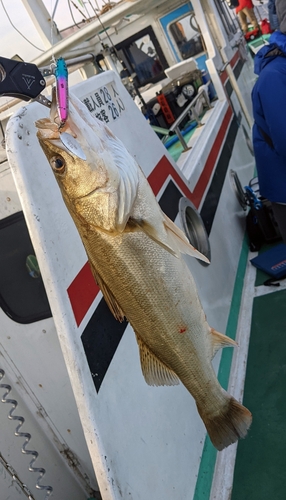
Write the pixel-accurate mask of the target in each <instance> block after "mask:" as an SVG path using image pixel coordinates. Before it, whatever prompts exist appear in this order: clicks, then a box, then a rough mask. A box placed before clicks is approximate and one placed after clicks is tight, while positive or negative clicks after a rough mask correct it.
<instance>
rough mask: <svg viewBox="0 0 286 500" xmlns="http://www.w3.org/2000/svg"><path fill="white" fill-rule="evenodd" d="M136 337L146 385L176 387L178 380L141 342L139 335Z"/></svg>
mask: <svg viewBox="0 0 286 500" xmlns="http://www.w3.org/2000/svg"><path fill="white" fill-rule="evenodd" d="M135 335H136V339H137V343H138V346H139V353H140V362H141V369H142V373H143V376H144V378H145V381H146V382H147V384H148V385H156V386H159V385H178V384H179V383H180V380H179V378H178V377H177V375H176V374H175V372H173V370H170V368H168V367H167V366H166V365H165V364H164V363H163V362H162V361H160V360H159V359H158V358H157V356H156V355H155V354H153V352H152V351H151V350H150V349H149V347H148V346H147V345H146V344H145V342H143V340H142V339H141V337H140V336H139V335H137V334H136V333H135Z"/></svg>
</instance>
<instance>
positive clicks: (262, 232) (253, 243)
mask: <svg viewBox="0 0 286 500" xmlns="http://www.w3.org/2000/svg"><path fill="white" fill-rule="evenodd" d="M255 182H256V184H258V183H257V180H256V179H252V181H250V183H249V186H246V187H245V199H246V203H247V205H248V206H249V212H248V214H247V216H246V232H247V235H248V239H249V249H250V250H251V251H252V252H255V251H258V250H259V249H260V248H261V246H262V245H263V243H271V242H274V241H278V240H279V239H281V235H280V232H279V229H278V226H277V223H276V221H275V218H274V214H273V211H272V208H271V203H270V202H269V200H267V199H265V198H262V197H260V196H259V197H258V196H257V195H256V193H255V192H254V190H253V189H252V187H251V185H254V183H255Z"/></svg>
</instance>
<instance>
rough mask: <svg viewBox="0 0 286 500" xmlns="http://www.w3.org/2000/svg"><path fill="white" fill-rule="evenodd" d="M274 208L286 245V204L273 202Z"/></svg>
mask: <svg viewBox="0 0 286 500" xmlns="http://www.w3.org/2000/svg"><path fill="white" fill-rule="evenodd" d="M272 210H273V214H274V217H275V220H276V222H277V224H278V227H279V231H280V233H281V236H282V239H283V243H285V245H286V205H281V203H272Z"/></svg>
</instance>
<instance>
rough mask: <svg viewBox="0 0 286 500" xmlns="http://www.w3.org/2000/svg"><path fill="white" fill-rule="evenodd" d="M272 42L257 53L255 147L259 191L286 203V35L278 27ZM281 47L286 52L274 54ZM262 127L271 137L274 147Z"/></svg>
mask: <svg viewBox="0 0 286 500" xmlns="http://www.w3.org/2000/svg"><path fill="white" fill-rule="evenodd" d="M269 42H270V43H269V45H265V46H264V47H262V49H260V51H259V52H258V53H257V54H256V56H255V59H254V72H255V73H256V74H258V75H259V78H258V79H257V81H256V83H255V85H254V87H253V90H252V105H253V116H254V120H255V123H254V126H253V147H254V152H255V159H256V166H257V172H258V179H259V187H260V194H261V195H262V196H263V197H265V198H268V199H269V200H270V201H273V202H277V203H286V35H284V34H283V33H281V32H280V31H275V32H274V33H273V34H272V35H271V37H270V39H269ZM277 48H279V49H280V50H281V51H282V52H283V54H285V56H284V55H275V53H273V50H274V49H277ZM261 130H263V131H264V132H265V133H266V134H267V135H268V136H269V137H270V139H271V141H272V144H273V147H271V146H270V145H269V144H268V143H267V142H266V141H265V139H264V137H263V134H262V133H261Z"/></svg>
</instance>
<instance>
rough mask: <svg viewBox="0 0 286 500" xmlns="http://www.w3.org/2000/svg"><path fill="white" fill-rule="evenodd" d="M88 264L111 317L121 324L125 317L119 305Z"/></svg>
mask: <svg viewBox="0 0 286 500" xmlns="http://www.w3.org/2000/svg"><path fill="white" fill-rule="evenodd" d="M89 263H90V267H91V271H92V274H93V277H94V279H95V281H96V283H97V284H98V286H99V288H100V290H101V291H102V295H103V297H104V299H105V302H106V304H107V305H108V307H109V309H110V311H111V312H112V314H113V316H114V317H115V319H117V320H118V321H120V323H122V321H124V317H125V315H124V312H123V311H122V309H121V307H120V305H119V304H118V302H117V300H116V299H115V297H114V295H113V294H112V292H111V291H110V290H109V288H108V286H107V285H106V284H105V282H104V281H103V279H101V277H100V276H99V274H98V273H97V272H96V270H95V269H94V266H93V264H92V262H90V261H89Z"/></svg>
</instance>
